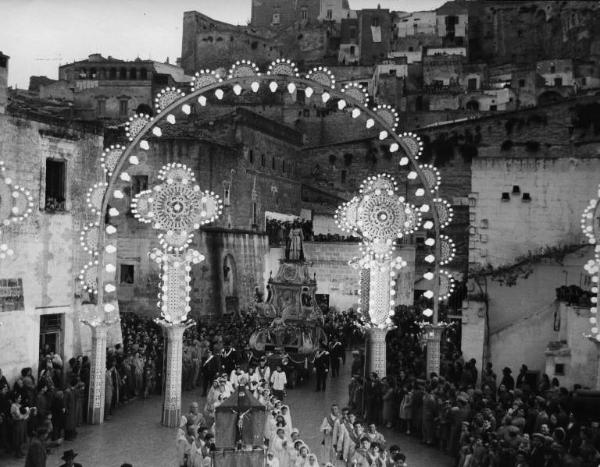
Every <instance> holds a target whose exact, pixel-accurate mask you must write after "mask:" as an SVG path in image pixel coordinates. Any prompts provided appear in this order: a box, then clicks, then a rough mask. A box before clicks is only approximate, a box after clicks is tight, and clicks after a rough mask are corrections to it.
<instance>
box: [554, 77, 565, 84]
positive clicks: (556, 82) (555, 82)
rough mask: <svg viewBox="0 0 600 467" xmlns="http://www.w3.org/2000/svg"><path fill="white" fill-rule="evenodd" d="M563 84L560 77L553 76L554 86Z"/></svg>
mask: <svg viewBox="0 0 600 467" xmlns="http://www.w3.org/2000/svg"><path fill="white" fill-rule="evenodd" d="M562 85H563V80H562V78H560V77H559V78H554V86H562Z"/></svg>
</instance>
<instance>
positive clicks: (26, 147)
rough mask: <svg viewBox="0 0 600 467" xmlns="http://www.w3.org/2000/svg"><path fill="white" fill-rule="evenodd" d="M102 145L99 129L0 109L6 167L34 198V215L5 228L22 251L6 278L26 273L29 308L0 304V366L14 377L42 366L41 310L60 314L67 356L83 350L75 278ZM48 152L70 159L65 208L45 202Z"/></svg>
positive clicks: (6, 265)
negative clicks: (77, 127) (5, 308)
mask: <svg viewBox="0 0 600 467" xmlns="http://www.w3.org/2000/svg"><path fill="white" fill-rule="evenodd" d="M101 148H102V137H100V136H96V135H93V134H86V133H81V132H77V131H74V130H72V129H69V128H67V127H59V126H50V125H47V124H42V123H38V122H34V121H29V120H23V119H18V118H14V117H9V116H4V115H0V159H2V160H3V161H4V162H5V164H6V169H7V170H6V173H5V174H6V176H8V177H10V178H12V179H13V181H14V183H15V184H18V185H20V186H23V187H25V188H26V189H27V190H29V191H30V192H31V195H32V196H33V202H34V209H33V212H32V214H31V215H30V217H29V218H28V219H27V220H26V221H25V222H22V223H16V224H12V225H11V226H10V227H8V228H6V229H5V230H4V234H3V240H4V241H6V242H7V243H8V244H9V246H10V247H11V248H12V249H13V250H14V251H15V255H14V256H13V257H11V258H9V259H8V260H3V261H2V267H1V268H0V279H20V280H21V281H22V287H23V298H24V306H23V308H22V309H17V310H14V311H4V312H0V322H2V326H1V327H0V347H1V348H0V368H2V369H3V372H4V373H5V374H6V376H7V378H8V379H9V380H12V379H13V378H14V377H15V376H16V374H17V372H18V371H20V370H21V368H23V367H25V366H31V367H32V368H34V374H36V373H35V372H36V371H37V366H38V358H39V339H40V337H39V331H40V316H42V315H46V314H58V315H61V316H60V321H61V327H62V341H61V342H60V343H59V347H58V352H59V353H60V354H61V355H62V356H63V358H65V359H68V358H70V357H72V356H74V355H76V354H78V353H80V352H81V345H82V344H81V340H80V332H79V330H80V326H81V325H80V324H79V314H78V312H77V303H78V298H77V297H78V294H79V288H78V287H77V286H76V283H75V281H76V278H77V276H78V274H79V270H80V268H81V267H82V266H83V264H85V263H86V262H87V261H89V259H90V257H89V255H88V254H86V253H85V252H83V250H82V249H81V247H80V244H79V232H80V229H81V228H82V227H83V225H84V224H86V223H88V222H91V221H92V220H93V216H91V215H90V214H89V213H88V210H87V208H86V205H85V194H86V192H87V190H88V188H89V187H90V186H91V185H93V184H94V183H96V182H98V181H100V180H101V177H102V175H101V173H102V172H101V168H100V164H99V155H100V153H101ZM47 158H51V159H54V160H60V161H64V162H65V163H66V173H65V183H64V186H65V195H66V196H65V197H66V202H65V209H64V211H56V212H52V211H49V210H45V209H44V208H45V205H46V200H45V196H46V195H45V188H46V187H45V184H46V159H47ZM9 349H10V350H9Z"/></svg>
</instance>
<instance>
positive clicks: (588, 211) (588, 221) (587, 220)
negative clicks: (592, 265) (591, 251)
mask: <svg viewBox="0 0 600 467" xmlns="http://www.w3.org/2000/svg"><path fill="white" fill-rule="evenodd" d="M597 209H598V200H596V199H592V200H590V204H589V205H588V206H587V207H586V208H585V210H584V211H583V215H582V216H581V230H582V231H583V233H584V235H585V236H586V237H587V239H588V242H589V243H591V244H594V243H596V241H597V238H596V234H597V232H596V230H595V223H594V218H595V217H597V216H596V211H597Z"/></svg>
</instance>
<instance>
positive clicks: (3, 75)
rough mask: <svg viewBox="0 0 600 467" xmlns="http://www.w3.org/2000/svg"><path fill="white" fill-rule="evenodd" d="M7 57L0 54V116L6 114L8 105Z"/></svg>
mask: <svg viewBox="0 0 600 467" xmlns="http://www.w3.org/2000/svg"><path fill="white" fill-rule="evenodd" d="M9 58H10V57H9V56H8V55H4V54H3V53H2V52H0V114H3V113H6V106H7V105H8V59H9Z"/></svg>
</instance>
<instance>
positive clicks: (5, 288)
mask: <svg viewBox="0 0 600 467" xmlns="http://www.w3.org/2000/svg"><path fill="white" fill-rule="evenodd" d="M24 308H25V304H24V300H23V279H0V312H1V311H14V310H23V309H24Z"/></svg>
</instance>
